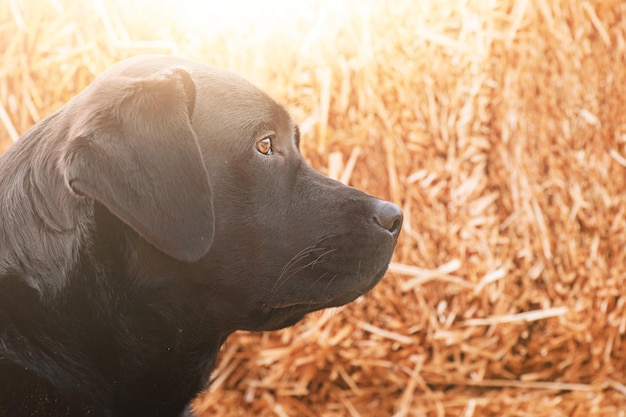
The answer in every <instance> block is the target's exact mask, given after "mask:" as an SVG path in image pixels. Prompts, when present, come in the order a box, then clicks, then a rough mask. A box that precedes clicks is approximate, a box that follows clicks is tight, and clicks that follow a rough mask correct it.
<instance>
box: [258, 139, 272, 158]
mask: <svg viewBox="0 0 626 417" xmlns="http://www.w3.org/2000/svg"><path fill="white" fill-rule="evenodd" d="M256 150H257V151H259V152H261V153H262V154H263V155H271V154H272V139H271V138H269V137H267V138H263V139H261V140H260V141H258V142H257V143H256Z"/></svg>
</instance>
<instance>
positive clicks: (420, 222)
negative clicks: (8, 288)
mask: <svg viewBox="0 0 626 417" xmlns="http://www.w3.org/2000/svg"><path fill="white" fill-rule="evenodd" d="M232 3H234V4H235V6H236V7H235V8H234V9H232V10H230V11H229V12H228V13H230V14H232V15H233V16H234V17H237V16H238V13H244V12H243V10H244V9H245V7H248V6H245V5H242V3H241V2H237V1H233V2H232ZM152 4H156V3H151V2H146V1H143V2H142V1H141V0H140V1H137V2H132V3H129V2H124V1H122V0H120V1H119V2H115V1H109V2H106V3H105V2H102V1H98V0H96V1H93V2H91V1H74V2H72V1H68V0H56V1H52V0H50V1H46V0H21V1H20V0H4V1H3V2H1V3H0V144H1V146H2V149H5V148H6V147H7V146H9V145H10V143H11V142H12V140H14V139H15V138H17V137H18V136H19V135H20V134H22V133H23V132H24V131H25V130H26V129H27V128H29V127H30V126H31V125H32V124H33V123H34V122H36V121H37V120H40V119H41V118H43V117H45V115H47V114H49V113H50V112H51V111H52V110H54V109H56V108H57V107H59V106H60V105H62V104H63V103H64V102H66V101H67V100H68V99H69V98H71V97H72V96H73V95H75V94H76V93H77V92H79V91H80V90H81V89H82V88H84V87H85V86H86V85H87V84H88V83H89V82H90V81H91V80H92V79H93V77H94V76H95V75H97V74H98V73H100V72H101V71H102V70H104V69H105V68H106V67H107V66H108V65H110V64H112V63H113V62H115V61H117V60H119V59H121V58H124V57H127V56H131V55H135V54H139V53H175V54H181V55H186V56H188V57H191V58H194V59H199V60H203V61H207V62H211V63H214V64H217V65H220V66H224V67H227V68H231V69H233V70H235V71H237V72H239V73H240V74H242V75H244V76H246V77H248V78H250V79H251V80H253V82H255V83H256V84H257V85H259V86H260V87H262V88H263V89H264V90H266V91H268V92H269V93H270V94H272V95H273V96H274V97H275V98H277V99H278V100H279V101H281V102H282V103H284V104H285V105H286V106H287V107H288V108H289V110H290V111H291V113H292V114H293V116H294V117H295V118H296V120H298V121H299V123H300V124H301V125H302V131H303V153H304V154H305V156H306V158H307V159H308V160H309V161H310V163H311V164H312V165H313V166H314V167H316V168H318V169H320V170H322V171H323V172H325V173H327V174H328V175H331V176H333V177H336V178H340V179H342V180H343V181H345V182H347V183H349V184H351V185H354V186H356V187H359V188H361V189H363V190H365V191H367V192H369V193H371V194H375V195H377V196H380V197H382V198H386V199H390V200H392V201H394V202H396V203H398V204H399V205H401V207H403V209H404V212H405V226H404V230H403V234H402V235H401V239H400V242H399V245H398V248H397V251H396V254H395V257H394V260H393V264H392V265H391V267H390V272H389V273H388V274H387V276H386V278H385V279H384V280H383V282H382V283H381V284H380V285H379V286H378V287H377V288H376V289H375V290H374V291H372V292H371V293H370V294H368V295H366V296H365V297H362V298H361V299H359V300H357V301H356V302H354V303H352V304H351V305H349V306H346V307H344V308H340V309H336V310H332V311H327V312H322V313H317V314H314V315H312V316H310V317H308V318H307V319H306V320H304V321H303V322H302V323H300V324H299V325H297V326H295V327H292V328H289V329H285V330H282V331H279V332H271V333H263V334H250V333H244V332H241V333H237V334H235V335H233V336H232V337H231V338H230V339H229V340H228V342H227V343H226V345H225V346H224V348H223V350H222V352H221V358H220V361H219V367H218V369H217V370H216V372H215V373H214V375H213V377H214V382H213V384H212V387H211V388H210V390H209V392H208V393H207V394H205V395H203V396H201V397H200V398H198V400H197V401H196V403H195V406H196V409H197V410H198V414H199V416H250V415H255V416H277V417H284V416H310V417H314V416H324V417H331V416H351V417H356V416H375V417H380V416H394V417H402V416H415V417H418V416H419V417H421V416H429V417H430V416H438V417H440V416H463V417H471V416H552V417H554V416H626V344H625V341H626V335H625V333H626V285H625V282H626V193H625V192H624V191H625V190H626V110H625V109H626V4H625V3H624V2H622V1H620V0H598V1H577V0H556V1H549V2H546V1H543V0H502V1H496V0H488V1H482V0H466V1H437V0H421V1H414V0H393V1H383V0H381V1H367V0H366V1H352V0H336V1H333V2H330V1H326V2H314V1H303V2H291V3H289V4H290V5H285V4H284V5H282V6H273V7H268V8H262V7H258V8H257V9H255V10H254V11H253V13H251V15H252V16H247V17H248V18H250V19H249V20H247V21H243V20H237V19H234V20H232V21H228V20H227V19H226V17H228V16H226V15H225V16H222V15H221V14H220V12H219V8H216V9H215V10H207V11H206V13H195V14H193V13H192V14H191V15H189V13H188V12H189V11H193V6H190V5H189V4H187V3H184V1H182V0H181V1H179V2H174V1H170V2H169V3H168V2H164V3H163V4H164V5H165V6H163V7H162V8H155V7H153V6H150V5H152ZM295 4H298V5H297V6H296V5H295ZM312 5H317V8H315V9H314V10H308V9H306V7H307V6H312ZM237 7H239V8H237ZM281 7H284V8H287V12H289V13H286V14H285V15H280V14H279V13H277V10H280V8H281ZM186 13H187V14H186ZM224 13H225V14H226V12H224ZM185 16H186V17H185ZM229 16H230V15H229ZM281 16H282V17H281ZM231 17H232V16H231ZM185 19H187V20H185ZM229 22H230V23H229Z"/></svg>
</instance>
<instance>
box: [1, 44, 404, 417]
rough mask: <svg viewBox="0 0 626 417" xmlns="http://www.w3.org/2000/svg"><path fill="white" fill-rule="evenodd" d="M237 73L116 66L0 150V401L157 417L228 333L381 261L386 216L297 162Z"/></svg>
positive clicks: (178, 401)
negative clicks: (0, 153)
mask: <svg viewBox="0 0 626 417" xmlns="http://www.w3.org/2000/svg"><path fill="white" fill-rule="evenodd" d="M299 142H300V134H299V130H298V126H297V125H296V124H295V122H294V121H293V120H292V118H291V117H290V116H289V114H288V113H287V111H286V110H285V109H284V108H283V107H282V106H281V105H279V104H277V103H276V102H275V101H274V100H273V99H271V98H270V97H269V96H268V95H266V94H265V93H264V92H262V91H261V90H260V89H258V88H256V87H255V86H253V85H252V84H251V83H249V82H248V81H246V80H244V79H243V78H241V77H240V76H238V75H235V74H233V73H231V72H228V71H226V70H223V69H219V68H216V67H213V66H209V65H207V64H203V63H198V62H194V61H189V60H186V59H183V58H178V57H173V56H141V57H135V58H130V59H127V60H124V61H121V62H119V63H117V64H115V65H113V66H112V67H111V68H109V69H108V70H106V71H105V72H104V73H103V74H101V75H100V76H99V77H97V78H96V80H95V81H94V82H93V83H92V84H91V85H90V86H88V87H87V88H86V89H85V90H84V91H83V92H81V93H80V94H78V95H77V96H76V97H74V98H73V99H72V100H71V101H69V102H68V103H67V104H65V105H64V106H62V107H61V108H60V109H59V110H57V111H56V112H55V113H53V114H51V115H50V116H48V117H47V118H45V119H44V120H42V121H41V122H39V123H37V124H36V125H35V126H34V127H33V128H31V129H30V130H29V131H28V132H27V133H26V134H25V135H24V136H23V137H21V138H20V139H19V140H18V141H17V142H16V143H15V144H14V145H13V146H12V147H10V148H9V150H8V151H7V152H6V153H5V154H4V155H2V157H1V158H0V196H1V197H0V233H1V236H0V415H1V416H7V417H23V416H37V417H42V416H43V417H46V416H54V417H60V416H65V417H79V416H80V417H86V416H89V417H92V416H95V417H131V416H132V417H138V416H142V417H144V416H146V417H147V416H150V417H173V416H181V415H183V414H185V415H187V414H186V413H188V412H189V411H186V410H188V409H187V406H188V404H189V403H190V402H191V401H192V400H193V399H194V397H195V396H196V395H197V394H198V393H199V392H201V390H203V389H204V388H205V387H206V384H207V381H209V378H210V374H211V371H212V369H213V368H214V366H215V362H216V356H217V353H218V351H219V348H220V346H221V345H222V343H223V342H224V341H225V340H226V338H227V337H228V336H229V335H230V334H231V333H233V332H234V331H236V330H248V331H265V330H274V329H280V328H284V327H287V326H291V325H293V324H295V323H296V322H298V321H299V320H300V319H302V318H303V317H304V316H305V315H306V314H308V313H310V312H313V311H316V310H320V309H325V308H329V307H335V306H340V305H344V304H346V303H348V302H350V301H352V300H354V299H356V298H357V297H359V296H361V295H363V294H365V293H367V292H368V291H369V290H370V289H371V288H373V287H374V286H375V285H376V284H377V283H378V282H379V280H380V279H381V278H382V277H383V275H384V274H385V272H386V270H387V267H388V265H389V262H390V259H391V256H392V253H393V251H394V248H395V246H396V243H397V240H398V235H399V233H400V230H401V228H402V221H403V217H402V212H401V210H400V209H399V207H398V206H396V205H395V204H392V203H390V202H386V201H383V200H380V199H378V198H375V197H371V196H369V195H367V194H365V193H363V192H361V191H358V190H356V189H354V188H352V187H349V186H346V185H343V184H341V183H339V182H337V181H334V180H331V179H329V178H327V177H325V176H324V175H322V174H321V173H319V172H317V171H315V170H313V169H312V168H311V167H310V166H309V165H308V164H307V163H306V162H305V161H304V159H303V157H302V156H301V154H300V152H299Z"/></svg>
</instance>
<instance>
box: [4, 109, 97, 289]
mask: <svg viewBox="0 0 626 417" xmlns="http://www.w3.org/2000/svg"><path fill="white" fill-rule="evenodd" d="M55 117H56V114H55V115H52V116H50V117H49V118H48V119H46V120H45V121H43V122H42V123H41V124H39V125H38V126H37V127H36V128H34V129H32V130H31V131H29V132H27V133H26V134H25V135H24V137H22V138H21V139H20V141H19V142H18V143H16V144H15V145H13V147H11V148H10V149H9V150H8V151H7V152H6V153H5V154H4V155H3V156H2V157H0V201H2V204H1V205H0V218H2V222H0V237H1V239H0V275H7V274H8V275H19V276H21V277H23V278H24V279H26V281H27V282H28V284H29V285H30V286H31V287H33V288H34V289H36V290H37V291H39V292H47V293H49V292H53V293H55V292H58V291H60V290H61V289H62V288H63V287H64V286H65V284H66V283H65V282H64V278H65V277H66V276H67V275H68V273H69V270H70V269H71V268H72V267H73V264H74V262H75V261H76V260H77V256H78V248H79V247H80V246H81V240H82V239H84V237H85V236H86V235H87V230H83V229H81V227H83V228H84V227H85V226H88V225H89V221H88V219H89V218H90V213H89V211H90V204H89V202H87V201H81V199H79V198H77V197H76V196H74V195H72V194H71V193H70V191H69V190H68V189H67V188H66V187H65V186H64V184H63V177H62V175H61V173H60V171H59V169H58V166H57V165H58V164H57V161H56V157H57V155H58V152H55V147H59V146H61V145H62V143H57V144H51V145H52V146H49V147H48V149H50V151H49V152H48V153H47V154H43V155H42V153H41V152H34V149H35V148H36V147H38V146H41V142H42V141H46V142H51V141H53V140H58V137H59V136H60V135H50V128H51V127H56V128H57V129H58V128H60V127H58V123H55ZM44 132H47V136H46V135H44ZM61 207H62V208H63V209H61ZM79 225H81V226H79ZM68 260H73V261H70V262H68ZM59 281H61V282H59ZM52 295H53V294H52Z"/></svg>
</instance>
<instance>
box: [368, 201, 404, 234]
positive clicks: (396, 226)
mask: <svg viewBox="0 0 626 417" xmlns="http://www.w3.org/2000/svg"><path fill="white" fill-rule="evenodd" d="M403 217H404V216H403V215H402V210H400V207H398V206H396V205H395V204H393V203H390V202H388V201H383V200H379V201H377V203H376V208H375V211H374V221H375V222H376V224H378V225H379V226H380V227H382V228H383V229H385V230H388V231H389V232H390V233H391V234H392V235H394V236H395V237H397V236H398V235H399V234H400V229H401V228H402V219H403Z"/></svg>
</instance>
